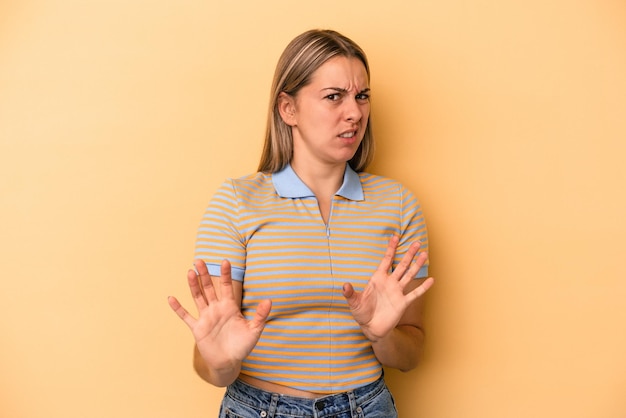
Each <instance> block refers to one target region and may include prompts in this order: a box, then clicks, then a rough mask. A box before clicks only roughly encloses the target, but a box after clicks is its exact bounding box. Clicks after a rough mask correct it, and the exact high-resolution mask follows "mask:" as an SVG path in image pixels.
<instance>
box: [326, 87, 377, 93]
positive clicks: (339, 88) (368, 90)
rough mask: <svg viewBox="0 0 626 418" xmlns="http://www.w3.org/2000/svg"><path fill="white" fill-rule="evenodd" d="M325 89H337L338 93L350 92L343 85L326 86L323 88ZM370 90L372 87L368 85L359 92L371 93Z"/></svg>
mask: <svg viewBox="0 0 626 418" xmlns="http://www.w3.org/2000/svg"><path fill="white" fill-rule="evenodd" d="M324 90H333V91H336V92H337V93H344V94H346V93H348V90H347V89H343V88H341V87H326V88H323V89H322V91H324ZM369 92H370V88H369V87H367V88H364V89H363V90H361V91H359V92H358V93H357V94H363V93H369Z"/></svg>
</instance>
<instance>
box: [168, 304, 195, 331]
mask: <svg viewBox="0 0 626 418" xmlns="http://www.w3.org/2000/svg"><path fill="white" fill-rule="evenodd" d="M167 303H168V304H169V305H170V308H172V310H173V311H174V312H176V315H178V317H179V318H180V319H182V320H183V321H184V322H185V324H187V326H188V327H189V328H193V326H194V324H195V323H196V320H195V318H194V317H193V316H191V315H190V314H189V312H187V310H186V309H185V308H183V306H182V305H181V304H180V302H179V301H178V299H176V298H175V297H174V296H170V297H168V298H167Z"/></svg>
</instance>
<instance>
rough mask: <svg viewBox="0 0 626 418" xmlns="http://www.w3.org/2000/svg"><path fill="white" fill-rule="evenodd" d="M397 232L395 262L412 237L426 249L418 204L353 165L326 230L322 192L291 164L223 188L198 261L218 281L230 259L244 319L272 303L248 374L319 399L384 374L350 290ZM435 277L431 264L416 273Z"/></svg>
mask: <svg viewBox="0 0 626 418" xmlns="http://www.w3.org/2000/svg"><path fill="white" fill-rule="evenodd" d="M393 234H397V235H399V236H400V243H399V245H398V250H397V254H396V258H395V261H394V263H395V264H397V263H398V262H399V261H400V259H401V258H402V255H403V254H404V253H405V252H406V251H407V249H408V248H409V246H410V244H411V243H413V242H414V241H417V240H419V241H421V242H422V246H421V251H427V250H428V237H427V231H426V224H425V221H424V217H423V214H422V210H421V207H420V204H419V202H418V200H417V199H416V197H415V196H414V195H413V194H412V193H411V192H410V191H409V190H408V189H406V188H405V187H404V186H403V185H402V184H400V183H398V182H397V181H394V180H391V179H388V178H385V177H381V176H377V175H372V174H368V173H356V172H355V171H353V170H352V169H351V168H350V167H349V166H348V165H346V170H345V174H344V181H343V184H342V186H341V188H340V189H339V191H337V193H336V194H335V196H334V198H333V201H332V206H331V212H330V216H329V219H328V222H327V224H325V223H324V221H323V219H322V216H321V214H320V211H319V208H318V203H317V200H316V198H315V196H314V194H313V193H312V192H311V191H310V190H309V188H308V187H307V186H306V185H305V184H304V183H303V182H302V181H301V180H300V178H299V177H298V176H297V174H296V173H295V172H294V171H293V169H292V168H291V166H289V165H288V166H287V167H285V168H284V169H283V170H282V171H280V172H277V173H274V174H269V173H255V174H252V175H249V176H246V177H242V178H239V179H231V180H228V181H226V182H224V183H223V184H222V186H221V187H220V188H219V189H218V190H217V192H216V193H215V195H214V196H213V198H212V199H211V202H210V203H209V205H208V208H207V209H206V212H205V213H204V215H203V218H202V221H201V224H200V227H199V231H198V236H197V242H196V258H197V259H202V260H204V261H205V262H206V263H207V266H208V268H209V272H210V273H211V274H212V275H215V276H217V275H219V274H220V264H221V261H222V260H223V259H228V260H229V261H230V263H231V265H232V275H233V279H234V280H238V281H242V282H243V299H242V306H241V309H242V313H243V315H244V316H245V317H246V318H248V319H251V318H252V317H253V315H254V312H255V310H256V307H257V305H258V303H259V302H260V301H261V300H263V299H271V300H272V310H271V312H270V315H269V317H268V320H267V324H266V326H265V329H264V331H263V333H262V335H261V338H260V340H259V342H258V343H257V345H256V346H255V348H254V349H253V351H252V352H251V353H250V355H249V356H248V357H247V358H246V359H245V360H244V361H243V365H242V373H245V374H248V375H250V376H253V377H256V378H258V379H261V380H266V381H269V382H272V383H276V384H280V385H285V386H289V387H292V388H296V389H300V390H305V391H310V392H320V393H334V392H338V391H347V390H351V389H354V388H356V387H359V386H362V385H365V384H368V383H371V382H373V381H375V380H376V379H377V378H378V377H380V374H381V372H382V366H381V364H380V363H379V362H378V360H377V359H376V357H375V355H374V352H373V350H372V347H371V344H370V342H369V341H368V340H367V338H365V336H364V335H363V333H362V332H361V329H360V327H359V325H358V324H357V323H356V321H355V320H354V319H353V317H352V315H351V313H350V310H349V308H348V305H347V303H346V301H345V298H344V297H343V295H342V286H343V284H344V283H346V282H350V283H352V285H353V286H354V288H355V289H356V290H358V291H361V290H363V289H364V287H365V286H366V284H367V282H368V280H369V278H370V277H371V275H372V274H373V272H374V271H375V270H376V268H377V267H378V264H379V263H380V261H381V260H382V258H383V255H384V254H385V250H386V248H387V243H388V241H389V238H390V237H391V236H392V235H393ZM395 264H394V265H395ZM427 274H428V264H426V265H424V266H423V267H422V269H421V270H420V271H419V273H418V274H417V277H426V276H427Z"/></svg>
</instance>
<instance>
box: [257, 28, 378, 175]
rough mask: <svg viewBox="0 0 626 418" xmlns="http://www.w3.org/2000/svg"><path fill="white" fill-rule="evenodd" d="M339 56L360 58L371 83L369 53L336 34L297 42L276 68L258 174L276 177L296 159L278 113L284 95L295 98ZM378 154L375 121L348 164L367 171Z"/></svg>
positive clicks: (310, 35)
mask: <svg viewBox="0 0 626 418" xmlns="http://www.w3.org/2000/svg"><path fill="white" fill-rule="evenodd" d="M336 56H344V57H347V58H357V59H359V60H360V61H361V62H362V63H363V65H364V66H365V71H366V72H367V78H368V81H369V78H370V70H369V65H368V62H367V57H366V55H365V52H363V50H362V49H361V47H359V46H358V45H357V44H356V43H355V42H354V41H352V40H351V39H349V38H347V37H345V36H343V35H342V34H340V33H338V32H335V31H332V30H319V29H313V30H309V31H307V32H304V33H303V34H301V35H299V36H297V37H296V38H294V39H293V40H292V41H291V42H290V43H289V45H287V47H286V48H285V50H284V51H283V53H282V55H281V56H280V58H279V60H278V64H277V65H276V71H275V72H274V80H273V82H272V90H271V96H270V103H269V108H268V113H267V128H266V131H265V143H264V145H263V152H262V154H261V160H260V162H259V167H258V171H262V172H269V173H275V172H277V171H280V170H282V169H283V168H284V167H285V166H286V165H287V164H288V163H289V162H290V161H291V159H292V157H293V137H292V134H291V127H290V126H288V125H287V124H285V122H284V121H283V120H282V118H281V116H280V113H279V111H278V97H279V95H280V94H281V93H283V92H284V93H286V94H288V95H290V96H295V95H296V94H297V93H298V91H299V90H300V89H301V88H302V87H304V86H306V85H307V84H309V82H310V80H311V76H312V75H313V73H314V72H315V71H316V70H317V69H318V68H319V67H321V66H322V64H324V63H325V62H326V61H328V60H329V59H331V58H333V57H336ZM373 153H374V137H373V135H372V128H371V117H370V118H369V119H368V121H367V126H366V128H365V134H364V136H363V140H362V141H361V144H360V145H359V148H358V149H357V151H356V153H355V154H354V156H353V157H352V158H351V159H350V161H348V163H349V164H350V167H352V169H353V170H355V171H357V172H359V171H363V170H365V168H366V167H367V165H368V164H369V163H370V162H371V160H372V158H373V156H374V155H373Z"/></svg>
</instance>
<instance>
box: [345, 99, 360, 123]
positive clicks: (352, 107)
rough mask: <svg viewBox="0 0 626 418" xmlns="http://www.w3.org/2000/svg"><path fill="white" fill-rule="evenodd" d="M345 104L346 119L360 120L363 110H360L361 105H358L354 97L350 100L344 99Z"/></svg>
mask: <svg viewBox="0 0 626 418" xmlns="http://www.w3.org/2000/svg"><path fill="white" fill-rule="evenodd" d="M345 106H346V108H345V114H346V120H349V121H351V122H358V121H360V120H361V118H362V117H363V111H362V110H361V106H359V103H358V102H357V100H356V98H354V97H352V98H351V99H350V100H346V102H345Z"/></svg>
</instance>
